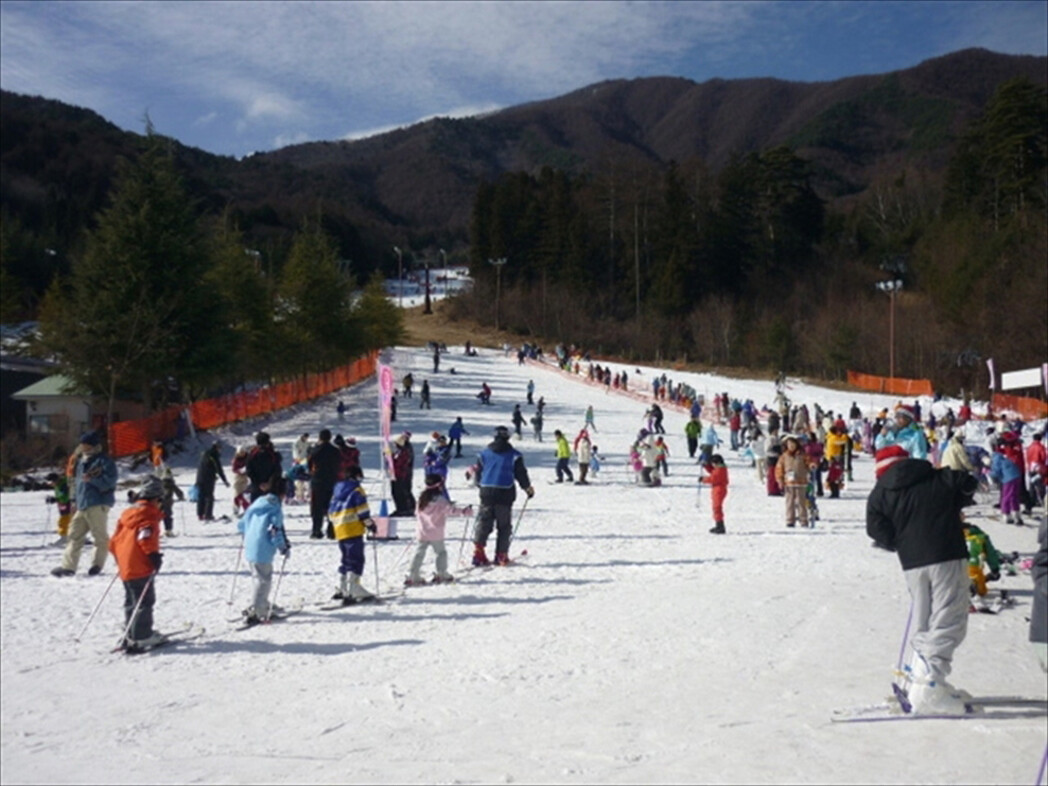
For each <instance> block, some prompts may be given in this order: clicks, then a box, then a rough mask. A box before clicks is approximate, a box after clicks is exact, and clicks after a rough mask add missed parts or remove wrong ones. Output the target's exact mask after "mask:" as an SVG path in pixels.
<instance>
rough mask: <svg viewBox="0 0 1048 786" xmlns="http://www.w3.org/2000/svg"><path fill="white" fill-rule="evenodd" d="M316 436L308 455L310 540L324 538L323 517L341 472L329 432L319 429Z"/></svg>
mask: <svg viewBox="0 0 1048 786" xmlns="http://www.w3.org/2000/svg"><path fill="white" fill-rule="evenodd" d="M317 436H318V438H319V440H320V441H319V442H318V443H317V444H316V445H315V446H314V447H313V450H311V451H310V453H309V514H310V516H311V517H312V519H313V531H312V532H310V533H309V537H310V538H311V539H312V540H320V539H322V538H323V537H324V517H325V516H326V515H327V510H328V506H329V505H330V504H331V494H332V493H333V492H334V490H335V483H337V482H338V476H339V473H340V472H341V471H342V453H341V452H340V451H339V449H338V448H336V447H335V446H334V445H332V444H331V431H330V430H329V429H326V428H325V429H321V430H320V433H319V434H318V435H317Z"/></svg>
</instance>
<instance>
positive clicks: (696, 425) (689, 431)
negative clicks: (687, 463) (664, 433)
mask: <svg viewBox="0 0 1048 786" xmlns="http://www.w3.org/2000/svg"><path fill="white" fill-rule="evenodd" d="M701 434H702V423H700V422H699V419H698V418H697V417H694V416H693V417H692V418H691V419H690V420H689V421H688V422H687V423H685V424H684V436H685V437H686V438H687V440H688V458H695V451H696V450H698V449H699V436H700V435H701Z"/></svg>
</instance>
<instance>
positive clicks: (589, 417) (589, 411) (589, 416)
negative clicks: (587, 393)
mask: <svg viewBox="0 0 1048 786" xmlns="http://www.w3.org/2000/svg"><path fill="white" fill-rule="evenodd" d="M583 428H586V429H593V431H596V430H597V424H596V423H594V422H593V405H592V404H591V405H590V406H588V407H586V422H585V423H584V424H583Z"/></svg>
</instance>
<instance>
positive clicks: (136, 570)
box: [109, 476, 164, 653]
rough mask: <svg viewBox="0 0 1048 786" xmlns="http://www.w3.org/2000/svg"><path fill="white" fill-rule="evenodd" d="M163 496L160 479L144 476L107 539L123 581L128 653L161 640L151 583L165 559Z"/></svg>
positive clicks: (125, 647) (125, 642) (126, 649)
mask: <svg viewBox="0 0 1048 786" xmlns="http://www.w3.org/2000/svg"><path fill="white" fill-rule="evenodd" d="M163 496H164V485H163V483H161V482H160V479H159V478H156V477H153V476H150V477H149V478H147V479H146V482H145V483H143V484H142V488H141V489H140V490H139V491H138V494H137V495H135V502H134V505H133V506H132V507H130V508H128V509H127V510H125V511H124V512H123V514H121V516H120V519H119V520H118V521H117V523H116V531H115V532H114V533H113V537H112V538H110V539H109V553H110V554H112V555H113V559H114V560H116V566H117V569H118V570H119V572H120V579H121V581H123V582H124V623H125V625H127V626H128V628H127V636H126V638H125V640H124V651H125V652H127V653H135V652H142V651H144V650H146V649H148V648H150V647H154V646H156V645H157V644H159V643H160V642H161V641H163V640H164V637H163V636H162V635H161V634H159V633H157V632H156V631H154V630H153V606H154V605H155V603H156V592H155V590H154V587H153V584H154V579H155V577H156V574H157V572H158V571H159V570H160V566H161V565H162V564H163V561H164V557H163V555H162V554H161V553H160V521H161V519H163V517H164V513H163V511H162V510H161V508H160V500H161V499H162V498H163ZM136 609H137V613H136ZM132 615H134V618H132Z"/></svg>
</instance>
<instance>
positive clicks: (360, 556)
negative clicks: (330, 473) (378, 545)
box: [328, 467, 377, 606]
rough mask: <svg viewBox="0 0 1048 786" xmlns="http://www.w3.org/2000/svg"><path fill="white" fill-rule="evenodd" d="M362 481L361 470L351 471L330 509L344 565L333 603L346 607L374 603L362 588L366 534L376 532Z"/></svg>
mask: <svg viewBox="0 0 1048 786" xmlns="http://www.w3.org/2000/svg"><path fill="white" fill-rule="evenodd" d="M363 477H364V473H363V471H362V470H361V469H360V467H350V468H349V471H348V473H347V475H346V479H345V480H340V481H339V482H338V484H337V485H336V486H335V491H334V493H333V494H332V496H331V505H330V507H329V508H328V517H329V518H330V519H331V523H332V525H333V527H334V530H335V540H337V541H338V548H339V551H340V552H341V554H342V562H341V563H340V564H339V566H338V573H339V584H338V590H336V591H335V594H334V595H332V596H331V599H332V600H341V601H342V605H343V606H350V605H352V604H354V603H358V602H361V601H367V600H374V599H375V596H374V595H373V594H371V593H370V592H368V591H367V590H366V589H364V587H363V586H361V584H360V577H361V576H363V575H364V533H365V532H374V531H376V529H377V527H376V526H375V522H374V521H372V520H371V510H370V509H369V508H368V498H367V495H366V494H365V493H364V489H363V488H362V487H361V485H360V479H361V478H363Z"/></svg>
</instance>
